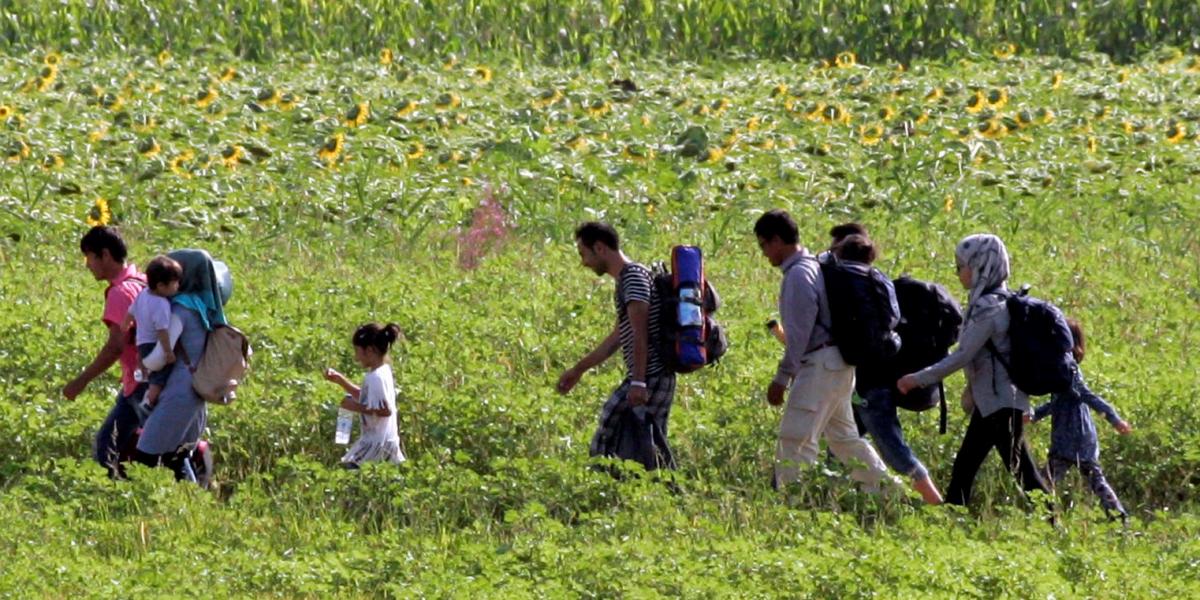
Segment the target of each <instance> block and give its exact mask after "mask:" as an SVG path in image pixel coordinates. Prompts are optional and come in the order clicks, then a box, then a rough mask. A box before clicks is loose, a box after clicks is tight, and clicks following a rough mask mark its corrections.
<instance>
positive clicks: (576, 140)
mask: <svg viewBox="0 0 1200 600" xmlns="http://www.w3.org/2000/svg"><path fill="white" fill-rule="evenodd" d="M564 145H565V146H566V147H568V148H570V149H571V150H574V151H575V152H584V151H586V150H587V149H588V139H587V138H586V137H584V136H583V135H582V134H576V135H573V136H571V139H569V140H567V141H566V143H565V144H564Z"/></svg>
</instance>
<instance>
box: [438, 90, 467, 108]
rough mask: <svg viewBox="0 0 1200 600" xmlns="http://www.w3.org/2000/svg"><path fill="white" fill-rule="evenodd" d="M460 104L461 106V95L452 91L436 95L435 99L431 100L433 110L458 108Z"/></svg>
mask: <svg viewBox="0 0 1200 600" xmlns="http://www.w3.org/2000/svg"><path fill="white" fill-rule="evenodd" d="M460 106H462V97H460V96H459V95H458V94H455V93H453V92H451V93H448V94H442V95H441V96H438V97H437V99H436V100H434V101H433V108H434V109H435V110H450V109H452V108H458V107H460Z"/></svg>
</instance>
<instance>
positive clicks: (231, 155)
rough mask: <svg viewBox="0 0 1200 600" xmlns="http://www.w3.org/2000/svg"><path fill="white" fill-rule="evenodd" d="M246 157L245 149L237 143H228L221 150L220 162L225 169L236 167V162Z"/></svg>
mask: <svg viewBox="0 0 1200 600" xmlns="http://www.w3.org/2000/svg"><path fill="white" fill-rule="evenodd" d="M245 158H246V151H245V150H243V149H242V147H241V146H239V145H237V144H230V145H228V146H225V148H224V149H222V150H221V162H222V163H224V165H225V168H227V169H236V168H237V166H238V163H240V162H242V161H243V160H245Z"/></svg>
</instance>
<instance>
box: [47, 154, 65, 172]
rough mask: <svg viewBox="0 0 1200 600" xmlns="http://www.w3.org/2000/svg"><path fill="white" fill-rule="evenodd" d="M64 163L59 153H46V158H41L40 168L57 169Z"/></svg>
mask: <svg viewBox="0 0 1200 600" xmlns="http://www.w3.org/2000/svg"><path fill="white" fill-rule="evenodd" d="M64 164H66V161H64V160H63V157H62V155H61V154H48V155H46V158H44V159H42V170H44V171H57V170H58V169H61V168H62V167H63V165H64Z"/></svg>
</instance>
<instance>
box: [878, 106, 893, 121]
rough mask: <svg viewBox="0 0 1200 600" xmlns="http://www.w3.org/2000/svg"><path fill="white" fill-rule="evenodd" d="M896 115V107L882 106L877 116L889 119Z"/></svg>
mask: <svg viewBox="0 0 1200 600" xmlns="http://www.w3.org/2000/svg"><path fill="white" fill-rule="evenodd" d="M895 117H896V109H895V108H892V107H891V106H883V107H880V109H879V118H880V119H881V120H883V121H891V120H892V119H893V118H895Z"/></svg>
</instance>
